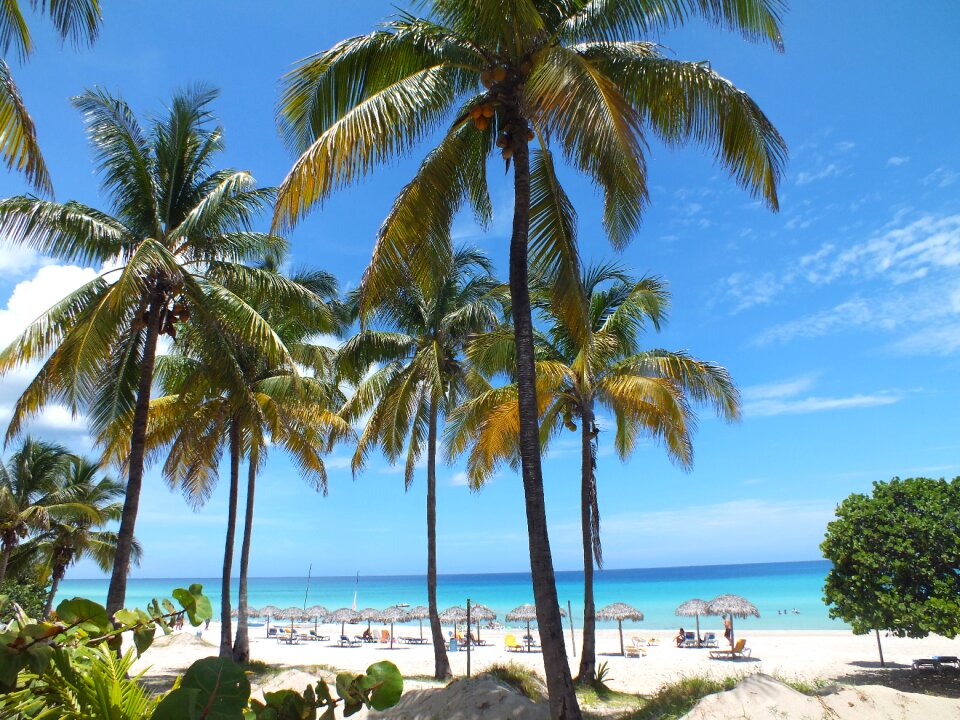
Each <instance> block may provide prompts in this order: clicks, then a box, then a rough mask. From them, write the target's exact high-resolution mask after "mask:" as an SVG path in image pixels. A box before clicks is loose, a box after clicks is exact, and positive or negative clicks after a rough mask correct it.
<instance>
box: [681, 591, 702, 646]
mask: <svg viewBox="0 0 960 720" xmlns="http://www.w3.org/2000/svg"><path fill="white" fill-rule="evenodd" d="M674 614H676V615H678V616H680V617H692V618H696V619H697V647H700V616H701V615H708V614H709V613H708V612H707V603H706V601H704V600H701V599H700V598H692V599H691V600H687V601H686V602H685V603H680V607H678V608H677V609H676V612H675V613H674Z"/></svg>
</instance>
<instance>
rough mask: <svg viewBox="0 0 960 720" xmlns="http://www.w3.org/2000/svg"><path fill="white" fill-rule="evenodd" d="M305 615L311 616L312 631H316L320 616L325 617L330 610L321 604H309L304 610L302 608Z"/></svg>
mask: <svg viewBox="0 0 960 720" xmlns="http://www.w3.org/2000/svg"><path fill="white" fill-rule="evenodd" d="M304 613H306V616H307V617H312V618H313V632H314V633H316V632H317V624H318V623H319V622H320V618H326V617H327V615H329V614H330V611H329V610H327V609H326V608H325V607H324V606H323V605H311V606H310V607H308V608H307V609H306V610H304Z"/></svg>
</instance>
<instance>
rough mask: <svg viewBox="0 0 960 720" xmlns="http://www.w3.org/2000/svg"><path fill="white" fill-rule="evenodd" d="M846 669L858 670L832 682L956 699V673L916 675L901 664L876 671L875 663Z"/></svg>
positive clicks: (959, 691) (959, 684)
mask: <svg viewBox="0 0 960 720" xmlns="http://www.w3.org/2000/svg"><path fill="white" fill-rule="evenodd" d="M850 665H851V666H854V667H856V668H859V670H854V671H852V672H849V673H847V674H846V675H842V676H840V677H837V678H836V682H838V683H841V684H847V685H883V686H884V687H888V688H892V689H893V690H899V691H900V692H907V693H920V694H923V695H937V696H940V697H948V698H960V674H958V673H956V672H946V673H939V672H917V671H916V670H914V669H913V668H911V667H910V666H909V665H903V664H901V663H887V667H885V668H882V667H880V663H879V662H852V663H850Z"/></svg>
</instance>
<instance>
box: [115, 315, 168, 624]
mask: <svg viewBox="0 0 960 720" xmlns="http://www.w3.org/2000/svg"><path fill="white" fill-rule="evenodd" d="M160 300H161V298H159V297H154V298H153V301H152V302H151V303H150V307H149V308H148V312H149V315H148V318H147V337H146V339H145V341H144V344H143V361H142V363H141V365H140V380H139V383H138V385H137V402H136V405H135V406H134V409H133V427H132V428H131V431H130V457H129V459H128V463H129V466H130V473H129V475H128V477H127V491H126V496H125V497H124V500H123V512H122V513H121V515H120V529H119V530H118V531H117V552H116V555H115V556H114V558H113V573H112V574H111V575H110V588H109V590H107V613H109V614H110V615H113V613H115V612H116V611H117V610H121V609H122V608H123V604H124V602H125V601H126V598H127V574H128V573H129V572H130V553H131V551H132V549H133V531H134V526H135V525H136V524H137V511H138V510H139V508H140V487H141V485H142V484H143V456H144V449H145V446H146V439H147V419H148V417H149V414H150V390H151V387H152V385H153V365H154V362H155V361H156V358H157V339H158V338H159V337H160V322H161V320H162V318H161V317H160V316H161V313H162V307H160Z"/></svg>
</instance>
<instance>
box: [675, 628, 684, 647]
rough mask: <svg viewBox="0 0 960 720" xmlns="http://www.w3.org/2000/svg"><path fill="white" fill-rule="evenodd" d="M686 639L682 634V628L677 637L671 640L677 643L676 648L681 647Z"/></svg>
mask: <svg viewBox="0 0 960 720" xmlns="http://www.w3.org/2000/svg"><path fill="white" fill-rule="evenodd" d="M686 639H687V634H686V633H685V632H684V630H683V628H680V631H679V632H678V633H677V636H676V637H675V638H674V639H673V641H674V642H675V643H677V647H683V643H684V642H685V641H686Z"/></svg>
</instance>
